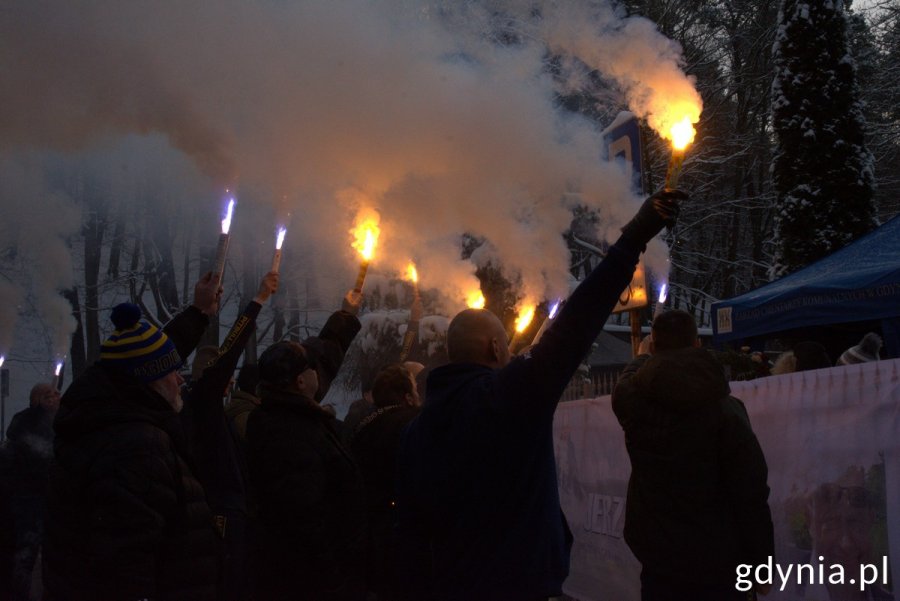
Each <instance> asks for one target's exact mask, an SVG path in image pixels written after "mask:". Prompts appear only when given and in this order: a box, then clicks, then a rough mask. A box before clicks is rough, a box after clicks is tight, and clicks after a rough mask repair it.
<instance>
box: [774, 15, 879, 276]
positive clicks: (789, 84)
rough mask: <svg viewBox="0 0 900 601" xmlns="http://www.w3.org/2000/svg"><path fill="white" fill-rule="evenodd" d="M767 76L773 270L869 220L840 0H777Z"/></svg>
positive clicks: (843, 240) (860, 229)
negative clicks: (771, 75)
mask: <svg viewBox="0 0 900 601" xmlns="http://www.w3.org/2000/svg"><path fill="white" fill-rule="evenodd" d="M778 22H779V25H778V30H777V32H776V34H775V43H774V45H773V49H772V51H773V57H774V63H775V79H774V82H773V84H772V113H773V127H774V132H775V136H776V148H775V153H774V157H773V161H772V178H773V185H774V188H775V192H776V203H777V205H776V217H775V227H776V239H775V243H776V256H775V259H776V261H775V270H774V271H775V272H774V273H773V274H772V275H776V276H777V275H781V274H783V273H787V272H790V271H793V270H795V269H798V268H800V267H803V266H804V265H807V264H809V263H811V262H812V261H815V260H817V259H820V258H821V257H823V256H825V255H827V254H829V253H831V252H833V251H835V250H837V249H839V248H842V247H843V246H845V245H846V244H848V243H849V242H851V241H852V240H854V239H855V238H857V237H859V236H860V235H862V234H864V233H866V232H868V231H870V230H871V229H872V228H873V227H874V226H875V217H874V216H875V206H874V202H873V197H874V192H875V177H874V168H873V165H874V160H873V157H872V154H871V153H870V152H869V150H868V149H867V147H866V145H865V140H864V132H865V118H864V116H863V111H862V105H861V103H860V101H859V94H858V88H857V84H856V66H855V63H854V61H853V58H852V57H851V56H850V54H849V46H848V37H847V17H846V14H845V12H844V6H843V2H842V0H783V2H782V5H781V11H780V14H779V19H778Z"/></svg>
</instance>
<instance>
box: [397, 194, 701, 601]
mask: <svg viewBox="0 0 900 601" xmlns="http://www.w3.org/2000/svg"><path fill="white" fill-rule="evenodd" d="M683 198H684V194H683V193H682V192H677V191H668V192H661V193H657V194H655V195H654V196H652V197H650V198H649V199H648V200H647V201H646V202H645V203H644V204H643V205H642V207H641V209H640V210H639V211H638V214H637V215H636V216H635V217H634V219H632V220H631V221H630V222H629V223H628V224H627V225H626V226H625V227H624V228H623V229H622V236H621V237H620V238H619V240H618V241H617V242H616V243H615V244H613V245H612V246H611V247H610V248H609V253H608V254H607V256H606V258H604V260H603V261H602V262H601V263H600V265H598V266H597V268H596V269H594V271H593V272H592V273H591V274H590V275H589V276H588V277H587V278H586V279H585V280H584V281H583V282H582V283H581V285H579V287H578V288H577V289H576V290H575V291H574V292H573V293H572V295H571V297H570V298H569V301H568V303H566V305H565V307H564V308H563V309H562V310H561V311H560V313H559V315H558V316H557V318H556V320H555V321H554V322H553V324H552V325H551V326H550V327H549V328H548V329H547V331H546V332H545V333H544V335H543V337H542V338H541V340H540V341H539V342H538V343H537V344H536V345H535V346H534V347H532V348H531V349H530V351H529V352H528V353H526V354H524V355H522V356H518V357H515V358H514V359H512V360H510V355H509V351H508V347H509V340H508V337H507V335H506V332H505V330H504V328H503V325H502V324H501V323H500V320H499V319H497V317H496V316H494V315H493V314H492V313H490V312H488V311H484V310H472V309H469V310H466V311H463V312H462V313H460V314H459V315H457V316H456V317H455V318H454V319H453V321H452V322H451V323H450V327H449V328H448V330H447V351H448V353H449V357H450V364H448V365H445V366H443V367H439V368H437V369H435V370H434V371H433V372H432V373H431V375H430V376H429V378H428V397H427V399H426V401H425V405H424V406H423V408H422V412H421V413H420V414H419V416H418V417H417V418H416V419H414V420H413V421H412V423H411V424H410V426H409V428H407V430H406V433H405V435H404V438H403V441H402V443H401V447H400V461H399V469H400V472H399V474H398V479H399V481H398V500H397V505H398V510H399V520H400V521H399V526H400V529H401V535H402V536H403V537H404V544H405V545H408V546H409V549H408V551H405V552H404V554H405V557H407V558H412V557H424V558H426V562H425V564H430V566H431V567H432V568H433V572H432V573H431V574H425V573H423V570H424V568H425V565H420V566H417V567H416V568H414V569H412V570H411V572H410V573H409V574H407V575H406V577H405V580H406V582H407V586H409V587H410V590H409V591H408V595H409V596H410V597H412V598H420V599H504V600H511V599H540V598H544V599H546V598H547V597H551V596H556V595H559V594H560V593H561V591H562V583H563V580H564V579H565V578H566V576H567V574H568V569H569V550H570V548H571V542H572V537H571V533H570V531H569V529H568V526H567V525H566V521H565V518H564V516H563V514H562V510H561V508H560V505H559V492H558V490H557V481H556V467H555V461H554V457H553V432H552V426H553V414H554V411H555V409H556V404H557V402H558V401H559V398H560V396H561V395H562V393H563V391H564V390H565V387H566V385H567V384H568V382H569V380H570V379H571V377H572V375H573V374H574V373H575V370H576V369H577V368H578V365H579V364H580V362H581V360H582V359H583V357H584V356H585V354H587V352H588V351H589V350H590V347H591V343H592V342H593V341H594V339H595V338H596V337H597V335H598V334H599V333H600V331H601V329H602V327H603V324H604V323H605V322H606V319H607V317H608V316H609V314H610V311H612V309H613V307H614V306H615V304H616V301H617V300H618V298H619V295H620V293H621V292H622V291H623V290H624V289H625V287H626V286H627V285H628V283H629V281H630V280H631V277H632V274H633V273H634V268H635V266H636V265H637V262H638V257H639V255H640V253H641V252H642V251H643V250H644V248H645V245H646V244H647V242H648V241H650V239H651V238H653V237H654V236H655V235H656V234H657V233H659V231H660V230H661V229H662V228H663V227H664V226H665V225H666V224H667V223H671V222H672V221H673V220H674V218H675V215H676V213H677V208H678V204H677V203H678V200H680V199H683Z"/></svg>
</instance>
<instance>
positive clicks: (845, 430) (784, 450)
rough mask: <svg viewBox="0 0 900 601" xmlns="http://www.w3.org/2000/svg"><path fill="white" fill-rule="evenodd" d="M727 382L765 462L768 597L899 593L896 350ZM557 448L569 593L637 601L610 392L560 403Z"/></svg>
mask: <svg viewBox="0 0 900 601" xmlns="http://www.w3.org/2000/svg"><path fill="white" fill-rule="evenodd" d="M731 388H732V394H733V395H734V396H736V397H738V398H739V399H741V400H742V401H744V404H745V405H746V406H747V411H748V412H749V414H750V420H751V423H752V425H753V429H754V431H755V432H756V436H757V438H758V439H759V442H760V445H761V446H762V449H763V452H764V453H765V455H766V461H767V463H768V466H769V486H770V488H771V489H772V492H771V495H770V497H769V507H770V508H771V510H772V519H773V522H774V524H775V553H776V556H775V559H774V561H773V565H772V580H773V583H774V584H773V592H772V593H770V595H769V596H768V597H766V599H772V600H774V601H782V600H806V601H832V600H837V599H862V600H866V599H871V600H876V601H888V600H890V601H894V600H896V601H900V595H898V593H897V589H898V587H900V580H898V578H900V570H898V567H900V359H895V360H891V361H878V362H873V363H863V364H859V365H851V366H846V367H835V368H831V369H822V370H816V371H807V372H801V373H795V374H787V375H783V376H773V377H769V378H761V379H757V380H752V381H749V382H732V383H731ZM554 446H555V450H556V461H557V468H558V472H559V489H560V497H561V501H562V507H563V511H564V512H565V514H566V517H567V518H568V520H569V525H570V526H571V528H572V532H573V534H574V536H575V545H574V547H573V549H572V565H571V571H570V575H569V578H568V580H566V583H565V586H564V590H565V592H566V594H568V595H570V596H572V597H575V598H576V599H579V600H582V601H639V599H640V564H639V563H638V562H637V560H636V559H635V558H634V556H633V555H632V554H631V552H630V551H629V549H628V546H627V545H626V544H625V540H624V538H622V529H623V527H624V524H625V495H626V490H627V484H628V475H629V472H630V469H631V468H630V463H629V460H628V454H627V452H626V450H625V440H624V435H623V433H622V429H621V427H620V426H619V424H618V422H617V421H616V418H615V415H613V412H612V408H611V406H610V398H609V397H608V396H605V397H601V398H598V399H588V400H581V401H572V402H568V403H561V404H560V405H559V408H558V409H557V411H556V419H555V421H554ZM819 557H823V558H824V560H823V561H821V562H820V561H819V559H818V558H819ZM820 564H821V565H820ZM779 569H780V571H779ZM788 570H790V571H789V572H788ZM885 572H890V574H887V573H885ZM761 574H762V575H763V576H765V572H761ZM851 580H852V581H853V582H851ZM864 580H865V581H867V582H868V584H866V586H865V590H862V591H861V590H860V589H861V587H862V584H863V581H864ZM737 581H738V578H737V574H736V576H735V582H736V583H737ZM840 582H843V584H840ZM885 583H887V584H885Z"/></svg>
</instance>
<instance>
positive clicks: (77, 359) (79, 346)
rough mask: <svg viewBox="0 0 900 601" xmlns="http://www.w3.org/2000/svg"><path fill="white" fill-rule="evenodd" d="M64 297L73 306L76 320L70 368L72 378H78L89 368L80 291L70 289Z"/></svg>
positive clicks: (70, 351) (64, 293)
mask: <svg viewBox="0 0 900 601" xmlns="http://www.w3.org/2000/svg"><path fill="white" fill-rule="evenodd" d="M62 295H63V297H64V298H65V299H66V300H67V301H69V304H71V305H72V316H73V317H74V318H75V323H76V326H75V332H74V333H73V334H72V343H71V345H70V346H69V366H70V367H71V368H72V378H73V379H74V378H77V377H78V376H80V375H81V374H82V373H84V370H85V369H86V368H87V361H86V358H85V354H84V328H83V327H82V324H81V305H80V303H79V301H78V289H77V288H69V289H67V290H63V292H62Z"/></svg>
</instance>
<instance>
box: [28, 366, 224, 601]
mask: <svg viewBox="0 0 900 601" xmlns="http://www.w3.org/2000/svg"><path fill="white" fill-rule="evenodd" d="M55 427H56V446H55V449H56V465H55V466H54V468H53V473H52V476H51V489H50V497H49V502H48V514H49V515H48V520H47V528H46V539H45V544H44V551H43V553H44V585H45V588H46V591H47V594H48V596H47V598H49V599H53V600H59V601H81V600H84V601H106V600H110V601H122V600H131V599H144V598H149V599H153V600H168V599H171V600H173V601H174V600H179V601H180V600H185V599H191V600H192V601H200V600H203V599H211V598H214V594H215V581H216V539H215V531H214V529H213V524H212V518H211V516H210V512H209V508H208V507H207V505H206V499H205V495H204V492H203V488H202V487H201V486H200V483H199V482H198V481H197V479H196V478H195V477H194V472H193V470H192V468H191V465H190V463H189V457H190V454H189V452H188V448H187V442H186V440H185V436H184V432H183V430H182V427H181V423H180V421H179V419H178V415H177V414H176V413H175V412H174V411H173V410H172V408H171V407H170V406H169V404H168V403H167V402H166V401H165V400H164V399H163V398H162V397H160V396H159V395H158V394H156V393H155V392H154V391H153V390H151V389H150V388H149V387H147V386H146V385H143V384H141V383H140V382H138V381H137V380H135V379H133V378H132V377H130V376H128V375H126V374H124V373H120V372H118V371H114V370H112V369H109V368H107V367H105V366H104V365H103V364H102V363H98V364H96V365H94V366H92V367H90V368H89V369H88V370H87V371H86V372H85V373H84V374H83V375H82V376H80V377H79V378H78V379H76V380H75V381H74V382H73V383H72V385H71V386H70V387H69V389H68V390H67V391H66V393H65V395H63V398H62V401H61V403H60V409H59V413H58V414H57V417H56V422H55Z"/></svg>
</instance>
